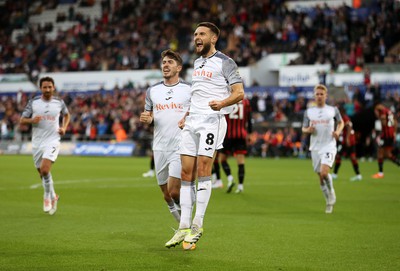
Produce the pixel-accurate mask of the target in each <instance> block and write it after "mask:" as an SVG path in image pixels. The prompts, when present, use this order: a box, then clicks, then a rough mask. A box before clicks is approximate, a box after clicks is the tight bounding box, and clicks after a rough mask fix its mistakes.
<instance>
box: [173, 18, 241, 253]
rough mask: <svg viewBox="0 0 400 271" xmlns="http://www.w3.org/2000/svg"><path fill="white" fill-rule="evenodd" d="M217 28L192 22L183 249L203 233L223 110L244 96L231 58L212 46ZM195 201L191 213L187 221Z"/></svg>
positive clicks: (223, 128)
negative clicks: (192, 61) (193, 56)
mask: <svg viewBox="0 0 400 271" xmlns="http://www.w3.org/2000/svg"><path fill="white" fill-rule="evenodd" d="M219 34H220V30H219V29H218V27H217V26H215V25H214V24H213V23H210V22H203V23H199V24H198V25H197V28H196V30H195V32H194V37H193V41H194V47H195V51H196V53H197V54H198V55H199V56H200V57H199V58H198V59H196V60H195V62H194V69H193V74H192V87H191V102H190V110H189V114H187V115H186V116H185V118H184V119H182V121H181V122H180V126H181V127H183V131H182V141H181V144H180V154H181V161H182V174H181V177H182V182H181V197H180V202H181V221H180V224H179V231H178V234H181V233H186V232H187V235H185V238H184V242H185V243H186V244H188V246H187V247H185V246H184V248H187V249H191V248H192V247H193V244H194V243H196V242H197V241H198V240H199V238H200V237H201V236H202V234H203V219H204V215H205V212H206V209H207V205H208V202H209V200H210V197H211V189H212V187H211V168H212V163H213V159H214V157H215V153H216V150H217V149H221V148H222V143H223V140H224V137H225V133H226V120H225V116H224V114H228V113H230V112H231V110H232V108H231V107H230V106H231V105H234V104H236V103H237V102H239V101H241V100H242V99H243V97H244V88H243V83H242V79H241V77H240V75H239V72H238V67H237V65H236V63H235V62H234V61H233V60H232V59H231V58H229V57H228V56H226V55H225V54H223V53H221V52H219V51H217V50H216V48H215V45H216V42H217V40H218V37H219ZM196 178H197V179H198V185H197V188H196ZM194 204H195V205H196V213H195V216H194V218H193V221H192V211H193V206H194ZM185 243H184V244H185Z"/></svg>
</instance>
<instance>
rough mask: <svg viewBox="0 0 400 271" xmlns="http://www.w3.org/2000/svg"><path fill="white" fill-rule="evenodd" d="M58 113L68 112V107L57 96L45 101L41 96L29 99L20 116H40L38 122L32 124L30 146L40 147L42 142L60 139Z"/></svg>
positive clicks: (46, 142)
mask: <svg viewBox="0 0 400 271" xmlns="http://www.w3.org/2000/svg"><path fill="white" fill-rule="evenodd" d="M60 113H62V114H63V115H65V114H68V113H69V112H68V108H67V106H66V105H65V103H64V101H63V100H62V99H61V98H59V97H53V98H52V99H51V100H50V101H45V100H43V99H42V98H41V96H37V97H35V98H33V99H31V100H29V102H28V104H27V105H26V107H25V109H24V112H22V117H24V118H34V117H36V116H40V122H39V123H38V124H32V147H33V148H40V147H42V146H43V145H44V144H49V143H51V142H53V141H60V138H61V136H60V134H59V133H58V129H59V128H60Z"/></svg>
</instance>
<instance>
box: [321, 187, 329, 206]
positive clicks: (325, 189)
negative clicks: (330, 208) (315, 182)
mask: <svg viewBox="0 0 400 271" xmlns="http://www.w3.org/2000/svg"><path fill="white" fill-rule="evenodd" d="M321 190H322V194H324V197H325V201H326V203H328V201H329V189H328V186H326V184H322V185H321Z"/></svg>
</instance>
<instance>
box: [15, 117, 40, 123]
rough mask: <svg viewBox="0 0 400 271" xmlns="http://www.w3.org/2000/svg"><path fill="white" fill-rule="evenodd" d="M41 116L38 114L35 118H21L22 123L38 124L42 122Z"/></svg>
mask: <svg viewBox="0 0 400 271" xmlns="http://www.w3.org/2000/svg"><path fill="white" fill-rule="evenodd" d="M40 119H41V118H40V116H36V117H34V118H21V119H20V121H19V122H20V124H38V123H39V122H40Z"/></svg>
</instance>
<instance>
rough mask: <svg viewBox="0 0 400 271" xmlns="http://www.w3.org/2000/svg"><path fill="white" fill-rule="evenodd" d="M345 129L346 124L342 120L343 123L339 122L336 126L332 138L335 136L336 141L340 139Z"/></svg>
mask: <svg viewBox="0 0 400 271" xmlns="http://www.w3.org/2000/svg"><path fill="white" fill-rule="evenodd" d="M343 128H344V122H343V121H342V120H341V121H338V123H337V126H336V130H335V131H333V133H332V136H333V137H334V138H335V139H336V140H338V139H339V136H340V134H341V133H342V131H343Z"/></svg>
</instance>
